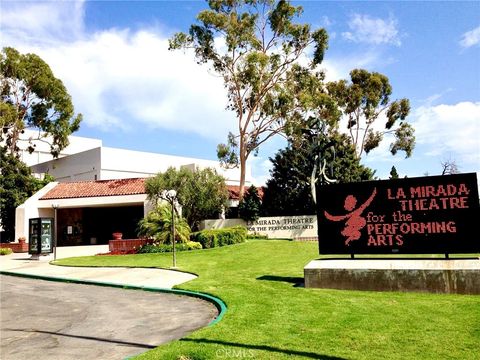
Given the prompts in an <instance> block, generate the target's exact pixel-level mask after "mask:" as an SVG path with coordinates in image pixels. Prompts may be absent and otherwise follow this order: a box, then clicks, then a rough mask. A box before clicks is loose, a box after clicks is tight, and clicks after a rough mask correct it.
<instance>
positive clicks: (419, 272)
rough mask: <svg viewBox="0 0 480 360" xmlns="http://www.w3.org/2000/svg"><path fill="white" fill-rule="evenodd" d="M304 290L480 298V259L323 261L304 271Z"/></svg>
mask: <svg viewBox="0 0 480 360" xmlns="http://www.w3.org/2000/svg"><path fill="white" fill-rule="evenodd" d="M304 275H305V287H306V288H327V289H342V290H367V291H417V292H432V293H450V294H480V259H478V258H475V259H322V260H313V261H311V262H310V263H308V264H307V266H305V268H304Z"/></svg>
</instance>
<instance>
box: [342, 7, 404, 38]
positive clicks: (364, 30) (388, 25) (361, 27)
mask: <svg viewBox="0 0 480 360" xmlns="http://www.w3.org/2000/svg"><path fill="white" fill-rule="evenodd" d="M397 26H398V22H397V20H396V19H394V18H393V17H392V16H390V18H389V19H387V20H384V19H380V18H372V17H370V16H369V15H361V14H354V15H352V16H351V18H350V21H349V22H348V27H349V28H350V31H347V32H343V33H342V35H343V37H344V38H345V39H347V40H350V41H353V42H358V43H368V44H375V45H379V44H390V45H396V46H400V45H401V41H400V35H399V32H398V28H397Z"/></svg>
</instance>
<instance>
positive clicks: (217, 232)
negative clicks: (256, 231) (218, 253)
mask: <svg viewBox="0 0 480 360" xmlns="http://www.w3.org/2000/svg"><path fill="white" fill-rule="evenodd" d="M190 240H192V241H196V242H199V243H200V244H202V246H203V248H204V249H210V248H214V247H219V246H225V245H231V244H238V243H242V242H245V241H246V240H247V229H246V228H245V227H243V226H234V227H231V228H224V229H212V230H202V231H198V232H195V233H192V234H190Z"/></svg>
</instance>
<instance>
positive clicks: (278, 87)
mask: <svg viewBox="0 0 480 360" xmlns="http://www.w3.org/2000/svg"><path fill="white" fill-rule="evenodd" d="M208 6H209V9H207V10H204V11H201V12H200V13H199V14H198V16H197V20H198V21H197V23H195V24H192V25H191V26H190V29H189V33H188V34H186V33H177V34H175V35H174V36H173V38H172V39H171V40H170V49H181V48H183V49H185V48H192V49H194V52H195V58H196V60H197V62H198V63H200V64H209V65H210V66H211V67H212V68H213V70H214V71H215V72H216V73H217V74H219V75H220V76H221V77H222V78H223V81H224V85H225V88H226V90H227V94H228V105H227V109H230V110H232V111H234V112H235V113H236V120H237V126H238V131H237V132H236V133H235V134H233V133H230V134H229V135H228V139H227V143H226V144H220V145H218V147H217V155H218V157H219V159H220V161H221V162H222V163H223V164H224V165H226V166H240V198H243V194H244V184H245V168H246V162H247V159H248V158H249V156H250V155H251V154H252V153H253V154H255V153H256V152H257V151H258V149H259V147H260V146H261V145H262V144H263V143H264V142H266V141H268V140H269V139H270V138H271V137H273V136H274V135H276V134H282V133H284V131H285V125H286V123H287V121H286V119H287V118H288V117H289V113H290V112H291V111H292V108H293V107H294V106H295V94H292V93H290V92H289V91H287V88H288V82H289V78H290V79H291V77H292V76H293V75H292V74H291V71H292V69H293V67H294V66H295V65H296V64H298V62H299V60H300V59H301V58H302V57H303V56H304V55H308V58H309V60H308V62H309V67H310V68H314V67H315V66H316V65H318V64H320V63H321V62H322V60H323V56H324V53H325V50H326V48H327V40H328V36H327V32H326V31H325V29H317V30H312V29H311V27H310V25H308V24H297V23H295V22H294V19H295V18H296V17H298V16H299V15H300V14H301V13H302V8H301V7H299V6H292V5H291V4H290V3H289V2H288V1H285V0H280V1H274V0H210V1H208ZM310 49H311V53H309V54H307V52H308V51H310Z"/></svg>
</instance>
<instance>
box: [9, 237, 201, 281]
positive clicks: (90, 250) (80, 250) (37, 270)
mask: <svg viewBox="0 0 480 360" xmlns="http://www.w3.org/2000/svg"><path fill="white" fill-rule="evenodd" d="M106 252H108V246H107V245H97V246H80V247H78V246H77V247H59V248H58V250H57V259H61V258H65V257H72V256H86V255H95V254H98V253H106ZM51 260H53V257H52V256H51V255H50V256H45V257H42V258H41V260H32V259H31V257H30V255H29V254H26V253H17V254H11V255H6V256H0V270H1V271H8V272H12V273H19V274H28V275H35V276H47V277H54V278H66V279H75V280H87V281H96V282H107V283H113V284H120V285H131V286H146V287H156V288H168V289H170V288H172V287H173V286H175V285H178V284H182V283H184V282H187V281H190V280H193V279H195V278H196V276H195V275H192V274H187V273H184V272H180V271H172V270H164V269H142V268H117V267H115V268H113V267H111V268H90V267H70V266H56V265H50V264H49V261H51Z"/></svg>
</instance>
